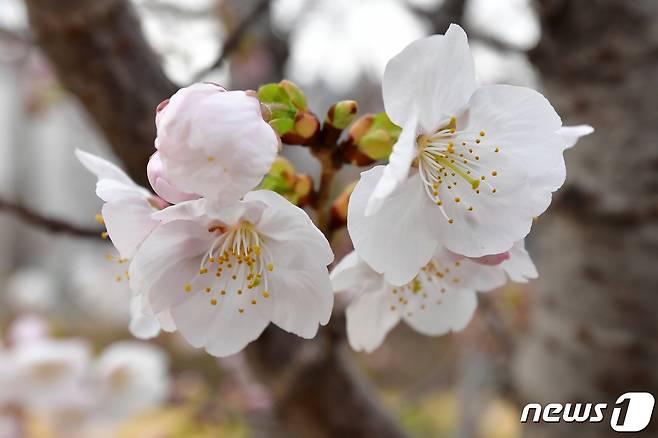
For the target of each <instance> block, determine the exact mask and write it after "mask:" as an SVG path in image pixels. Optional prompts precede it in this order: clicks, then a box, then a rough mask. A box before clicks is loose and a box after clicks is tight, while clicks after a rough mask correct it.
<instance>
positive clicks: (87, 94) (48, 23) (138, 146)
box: [26, 0, 404, 438]
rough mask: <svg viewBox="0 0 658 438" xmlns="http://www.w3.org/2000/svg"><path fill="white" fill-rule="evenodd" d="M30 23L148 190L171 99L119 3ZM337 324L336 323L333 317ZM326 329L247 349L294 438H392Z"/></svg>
mask: <svg viewBox="0 0 658 438" xmlns="http://www.w3.org/2000/svg"><path fill="white" fill-rule="evenodd" d="M26 4H27V7H28V13H29V18H30V24H31V27H32V30H33V32H34V33H35V35H36V37H37V41H38V43H39V44H40V45H41V47H42V48H43V50H44V51H45V53H46V55H47V56H48V57H49V59H50V61H51V62H52V63H53V64H54V66H55V68H56V70H57V72H58V74H59V77H60V79H61V81H62V83H63V84H64V85H65V86H66V87H67V88H68V89H69V90H70V91H72V92H73V94H75V95H76V96H77V97H78V98H79V99H80V100H81V101H82V103H83V104H84V106H85V107H86V108H87V110H88V111H89V113H90V115H91V116H92V118H93V119H94V120H95V121H96V123H97V124H98V126H99V127H100V128H101V130H102V132H103V133H104V134H105V136H106V137H107V139H108V140H109V142H110V144H111V146H112V148H113V150H114V152H115V153H116V154H117V156H118V157H119V158H120V159H121V160H122V161H123V162H124V164H125V165H126V168H127V170H128V173H129V174H130V175H131V176H132V177H133V178H134V179H135V180H137V181H138V182H140V183H142V184H144V185H147V184H148V183H147V182H146V174H145V169H146V162H147V159H148V156H149V155H150V154H151V153H152V152H153V146H152V145H153V140H154V138H155V127H154V122H153V120H154V109H155V107H156V106H157V104H158V103H159V102H160V101H162V100H163V99H166V98H167V97H169V96H170V95H171V94H173V93H174V92H175V91H176V90H175V89H176V87H175V86H174V84H173V83H172V82H171V81H170V80H169V79H168V78H167V77H166V75H165V74H164V72H163V71H162V68H161V66H160V63H159V60H158V59H157V57H156V55H155V54H154V53H153V52H152V50H151V48H150V47H149V46H148V44H147V43H146V41H145V39H144V36H143V34H142V33H141V30H140V26H139V22H138V21H137V19H136V17H135V13H134V11H133V9H132V7H131V6H130V3H129V2H128V1H126V0H94V1H84V0H26ZM339 320H340V318H339ZM339 326H340V327H342V326H344V321H341V322H339V323H337V322H336V321H335V320H334V321H332V326H331V327H328V328H324V329H323V330H322V331H321V333H320V334H319V335H318V338H316V339H315V340H313V341H303V340H302V339H300V338H298V337H296V336H294V335H290V334H287V333H284V332H283V331H281V330H279V329H277V328H275V327H270V328H269V329H267V330H266V331H265V333H264V334H263V335H262V336H261V338H260V339H259V340H258V341H256V342H254V343H253V344H252V345H251V346H250V347H249V349H248V352H249V353H250V354H249V357H250V359H251V360H250V364H251V365H252V366H254V368H256V369H258V370H260V371H261V373H260V374H261V376H264V377H265V379H264V382H263V383H265V384H267V385H268V386H269V388H270V389H271V390H272V392H273V393H274V394H275V396H276V400H277V401H278V405H277V410H278V412H279V413H280V414H281V418H282V419H283V420H284V422H285V425H286V427H287V429H288V430H289V431H290V432H291V433H294V434H295V435H294V436H299V437H304V438H307V437H336V436H341V437H357V438H358V437H364V438H366V437H367V438H369V437H378V438H388V437H390V438H401V437H403V436H404V434H403V433H402V432H401V431H400V429H399V428H398V427H397V425H396V424H395V423H394V422H393V421H392V420H391V419H390V417H389V416H388V415H387V414H386V413H385V412H384V411H382V410H381V408H380V407H379V406H377V404H376V403H375V398H374V397H372V396H371V394H370V391H369V390H368V389H367V387H366V383H365V381H364V379H362V378H360V377H359V376H358V375H357V374H356V373H355V372H354V370H353V367H352V365H351V364H350V363H349V358H347V357H345V355H344V354H343V352H342V347H341V342H340V341H339V340H338V339H337V336H338V337H340V339H344V333H341V330H339V329H337V327H339Z"/></svg>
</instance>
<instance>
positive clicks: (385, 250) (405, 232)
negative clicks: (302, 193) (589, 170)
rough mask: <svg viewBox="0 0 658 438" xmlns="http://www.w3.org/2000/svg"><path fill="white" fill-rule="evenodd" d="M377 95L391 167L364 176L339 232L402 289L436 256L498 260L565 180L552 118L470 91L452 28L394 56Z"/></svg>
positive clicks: (515, 96)
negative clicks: (394, 136)
mask: <svg viewBox="0 0 658 438" xmlns="http://www.w3.org/2000/svg"><path fill="white" fill-rule="evenodd" d="M383 96H384V104H385V107H386V112H387V114H388V116H389V117H390V119H391V120H392V121H393V122H394V123H396V124H398V125H399V126H402V128H403V129H402V133H401V134H400V137H399V139H398V141H397V143H396V144H395V146H394V147H393V152H392V154H391V156H390V159H389V163H388V165H386V166H376V167H374V168H373V169H370V170H368V171H366V172H363V173H362V175H361V179H360V181H359V183H358V184H357V186H356V188H355V189H354V193H353V194H352V197H351V199H350V205H349V214H348V229H349V232H350V236H351V238H352V241H353V243H354V247H355V250H356V251H357V253H358V254H359V256H360V257H362V258H363V259H364V260H365V261H366V262H367V263H368V264H369V265H370V266H371V267H372V268H373V269H374V270H375V271H377V272H380V273H384V275H385V278H386V280H387V281H388V282H390V283H392V284H396V285H402V284H406V283H408V282H409V281H411V280H412V279H413V278H414V276H415V275H416V274H417V272H418V270H419V269H420V268H421V267H422V266H424V265H425V264H427V262H428V261H429V260H430V259H431V258H432V256H433V254H435V252H436V250H437V248H440V247H446V248H447V249H449V250H450V251H453V252H455V253H458V254H463V255H466V256H469V257H481V256H484V255H488V254H496V253H503V252H505V251H507V250H508V249H509V248H510V247H511V246H512V245H513V243H514V242H515V241H517V240H519V239H522V238H523V237H525V236H526V235H527V234H528V232H529V231H530V227H531V224H532V221H533V218H535V217H536V216H538V215H540V214H541V213H543V212H544V211H545V210H546V208H547V207H548V205H549V204H550V202H551V194H552V192H554V191H555V190H557V189H558V188H559V187H560V186H561V185H562V183H563V182H564V178H565V165H564V159H563V157H562V152H563V150H564V148H565V147H566V146H567V145H568V143H569V141H570V140H569V139H567V138H566V137H563V136H562V135H561V134H560V131H559V130H560V128H561V125H562V124H561V121H560V117H559V116H558V115H557V114H556V112H555V110H554V109H553V107H552V106H551V105H550V103H549V102H548V101H547V100H546V98H544V96H542V95H541V94H540V93H538V92H536V91H534V90H531V89H528V88H523V87H516V86H510V85H486V86H478V85H477V83H476V80H475V70H474V63H473V58H472V56H471V53H470V50H469V46H468V41H467V38H466V34H465V33H464V31H463V30H462V29H461V28H460V27H459V26H457V25H451V26H450V28H449V29H448V31H447V32H446V34H445V35H433V36H430V37H427V38H423V39H420V40H417V41H415V42H413V43H411V44H410V45H409V46H407V48H405V49H404V50H403V51H402V52H401V53H400V54H398V55H397V56H395V57H394V58H393V59H392V60H391V61H390V62H389V63H388V65H387V66H386V71H385V73H384V80H383ZM562 132H564V131H562ZM571 134H573V132H572V133H571ZM578 134H579V135H580V134H582V132H579V133H578Z"/></svg>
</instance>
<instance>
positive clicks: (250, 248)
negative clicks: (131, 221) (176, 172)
mask: <svg viewBox="0 0 658 438" xmlns="http://www.w3.org/2000/svg"><path fill="white" fill-rule="evenodd" d="M154 217H156V218H157V219H159V220H161V221H162V225H160V226H158V227H157V228H156V229H155V231H153V233H152V234H151V235H150V236H149V237H148V238H147V239H146V240H145V242H144V243H143V244H142V246H141V247H140V248H139V250H138V252H137V254H136V255H135V257H134V258H133V260H132V262H131V265H130V283H131V287H132V288H133V290H134V291H136V292H137V294H139V295H144V296H146V301H147V302H148V304H149V306H150V308H151V309H152V311H153V312H156V313H157V312H163V311H170V312H171V317H172V319H173V322H174V324H175V326H176V328H177V329H178V330H179V331H180V333H181V334H182V335H183V336H184V337H185V338H186V339H187V340H188V342H190V343H191V344H192V345H193V346H195V347H205V349H206V351H207V352H208V353H210V354H212V355H215V356H227V355H230V354H233V353H236V352H238V351H239V350H241V349H242V348H243V347H244V346H245V345H246V344H248V343H249V342H251V341H253V340H254V339H256V338H257V337H258V336H259V335H260V334H261V332H262V331H263V330H264V329H265V327H266V326H267V325H268V324H269V323H270V322H272V323H274V324H276V325H277V326H279V327H281V328H282V329H284V330H286V331H289V332H292V333H295V334H297V335H299V336H301V337H304V338H312V337H314V336H315V334H316V332H317V329H318V324H322V325H324V324H326V323H327V321H328V320H329V316H330V314H331V309H332V306H333V294H332V292H331V285H330V283H329V276H328V273H327V265H328V264H329V263H331V261H332V260H333V253H332V251H331V248H330V247H329V243H328V242H327V240H326V239H325V238H324V236H323V235H322V233H321V232H320V231H319V230H318V229H317V228H316V227H315V225H313V223H312V222H311V220H310V218H309V217H308V216H307V215H306V213H305V212H304V211H303V210H301V209H299V208H298V207H295V206H294V205H292V204H291V203H290V202H288V201H287V200H285V199H284V198H283V197H281V196H280V195H278V194H276V193H274V192H271V191H268V190H258V191H254V192H249V193H247V194H246V195H245V197H244V199H243V200H241V201H236V202H233V203H230V204H223V205H221V207H217V205H215V204H213V203H212V202H211V201H209V200H207V199H199V200H194V201H188V202H184V203H181V204H177V205H175V206H171V207H168V208H166V209H164V210H162V211H160V212H158V213H156V214H155V215H154Z"/></svg>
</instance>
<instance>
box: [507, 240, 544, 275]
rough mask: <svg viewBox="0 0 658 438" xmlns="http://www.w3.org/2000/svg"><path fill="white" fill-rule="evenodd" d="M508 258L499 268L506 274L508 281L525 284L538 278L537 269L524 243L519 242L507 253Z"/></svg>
mask: <svg viewBox="0 0 658 438" xmlns="http://www.w3.org/2000/svg"><path fill="white" fill-rule="evenodd" d="M509 253H510V258H509V259H508V260H505V261H504V262H503V263H501V264H500V266H501V267H502V268H503V269H504V270H505V272H507V275H509V277H510V279H511V280H512V281H514V282H517V283H527V282H528V280H531V279H534V278H537V277H538V274H537V268H536V267H535V264H534V263H533V262H532V259H531V258H530V254H528V252H527V251H526V249H525V242H524V241H523V240H519V241H518V242H516V243H515V244H514V246H513V247H512V249H510V251H509Z"/></svg>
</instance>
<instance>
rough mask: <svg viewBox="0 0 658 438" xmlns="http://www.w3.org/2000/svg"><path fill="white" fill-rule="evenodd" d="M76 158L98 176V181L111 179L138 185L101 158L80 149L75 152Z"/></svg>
mask: <svg viewBox="0 0 658 438" xmlns="http://www.w3.org/2000/svg"><path fill="white" fill-rule="evenodd" d="M75 156H76V157H78V160H80V162H81V163H82V165H83V166H85V167H86V168H87V170H89V171H90V172H91V173H93V174H94V175H96V176H97V177H98V179H109V180H113V181H117V182H120V183H123V184H125V185H133V186H136V185H137V184H135V182H133V180H132V179H130V177H129V176H128V175H126V173H125V172H124V171H123V170H121V169H119V167H117V166H116V165H115V164H113V163H111V162H109V161H107V160H105V159H103V158H101V157H98V156H96V155H93V154H90V153H89V152H85V151H82V150H80V149H76V150H75Z"/></svg>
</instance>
